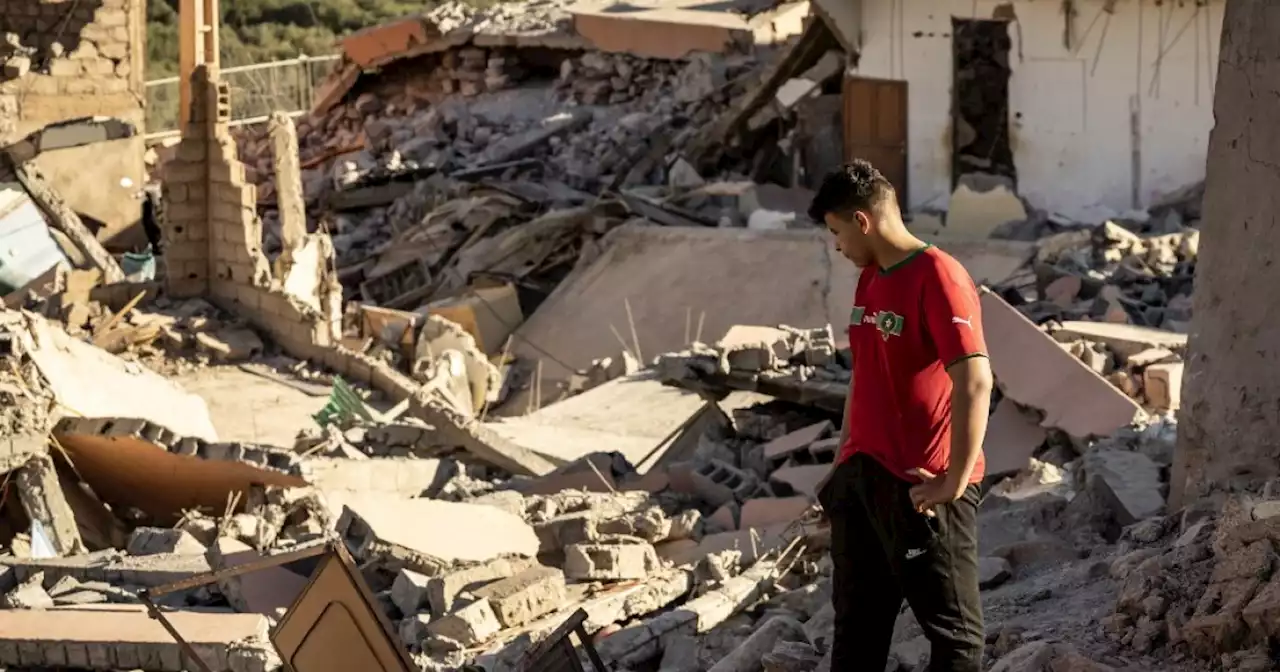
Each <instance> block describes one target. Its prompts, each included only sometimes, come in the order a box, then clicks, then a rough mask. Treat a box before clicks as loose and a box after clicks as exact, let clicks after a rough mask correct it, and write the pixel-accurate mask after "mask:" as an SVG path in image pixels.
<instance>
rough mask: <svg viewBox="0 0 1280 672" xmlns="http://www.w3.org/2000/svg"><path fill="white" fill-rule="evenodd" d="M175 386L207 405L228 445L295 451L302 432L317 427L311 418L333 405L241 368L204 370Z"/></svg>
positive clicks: (187, 374)
mask: <svg viewBox="0 0 1280 672" xmlns="http://www.w3.org/2000/svg"><path fill="white" fill-rule="evenodd" d="M174 380H175V381H177V382H178V383H179V384H180V385H182V386H183V387H184V388H186V389H187V390H188V391H190V392H192V393H194V394H197V395H200V398H202V399H204V400H205V403H206V404H208V406H209V414H210V415H211V416H212V417H213V426H214V428H215V429H217V430H218V438H219V439H220V440H222V441H240V442H250V443H264V444H268V445H272V446H278V447H281V448H292V447H293V443H294V438H296V437H297V434H298V430H300V429H302V428H304V427H311V426H314V424H315V422H314V421H313V420H312V419H311V416H312V415H313V414H314V413H315V412H316V411H319V410H320V409H321V408H322V407H323V406H324V405H325V403H326V401H327V400H326V399H325V398H324V397H313V396H311V395H309V394H306V393H303V392H300V391H298V390H296V389H294V388H292V387H289V386H288V385H285V384H283V383H278V382H276V381H274V380H268V379H266V378H263V377H262V376H258V375H255V374H252V373H248V372H245V371H242V370H241V369H239V368H237V367H235V366H210V367H207V368H198V369H194V370H191V371H187V372H184V373H182V374H180V375H178V376H176V377H175V378H174Z"/></svg>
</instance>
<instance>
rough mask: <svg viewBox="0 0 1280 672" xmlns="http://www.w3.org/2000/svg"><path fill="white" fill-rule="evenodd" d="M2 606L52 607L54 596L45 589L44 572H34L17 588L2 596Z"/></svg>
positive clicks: (13, 607)
mask: <svg viewBox="0 0 1280 672" xmlns="http://www.w3.org/2000/svg"><path fill="white" fill-rule="evenodd" d="M0 606H2V607H4V608H5V609H51V608H52V607H53V598H52V597H49V593H47V592H45V589H44V574H42V573H39V572H37V573H35V574H32V575H31V576H30V577H29V578H28V579H27V580H26V581H23V582H22V583H20V584H18V587H17V588H14V589H13V590H11V591H9V592H8V593H6V594H5V596H4V597H0Z"/></svg>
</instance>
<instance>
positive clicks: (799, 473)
mask: <svg viewBox="0 0 1280 672" xmlns="http://www.w3.org/2000/svg"><path fill="white" fill-rule="evenodd" d="M829 473H831V465H829V464H806V465H801V466H796V467H783V468H781V469H779V470H777V471H775V472H773V473H772V474H770V475H769V480H771V481H773V482H775V483H785V484H787V485H789V486H791V489H792V490H794V491H795V493H796V494H797V495H804V496H805V497H808V498H809V499H811V500H817V499H818V483H820V482H821V481H822V479H823V478H826V476H827V474H829Z"/></svg>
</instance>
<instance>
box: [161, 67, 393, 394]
mask: <svg viewBox="0 0 1280 672" xmlns="http://www.w3.org/2000/svg"><path fill="white" fill-rule="evenodd" d="M191 96H192V106H191V121H190V127H189V129H188V133H187V134H186V136H185V137H183V139H182V142H181V143H179V144H178V146H177V151H176V153H175V155H174V158H173V159H172V160H171V161H170V162H169V163H168V164H167V165H166V166H165V172H164V176H165V178H164V179H165V181H164V185H163V189H164V199H165V203H166V217H165V222H164V223H163V226H164V237H165V245H166V247H165V255H164V256H165V264H166V269H165V278H166V282H167V289H168V292H169V294H170V295H171V296H174V297H179V298H181V297H195V296H204V297H207V298H209V299H210V300H212V301H213V302H214V303H216V304H218V305H220V306H222V307H223V308H225V309H227V310H231V311H233V312H235V313H237V314H240V315H243V316H244V317H246V318H247V319H249V320H250V321H251V322H253V324H254V325H255V326H257V327H258V328H259V329H261V330H262V331H264V332H266V333H267V334H269V335H270V336H271V337H272V338H273V339H275V341H276V342H277V343H278V344H279V345H280V346H281V347H282V348H283V349H284V350H285V351H287V352H289V353H290V354H292V355H294V356H296V357H301V358H304V359H311V360H313V361H317V362H323V363H324V364H326V365H327V366H329V367H330V368H332V369H334V370H336V371H338V372H340V373H342V374H344V375H345V376H347V377H348V378H349V379H351V380H355V381H359V382H362V383H366V384H369V385H372V386H374V387H376V388H377V389H380V390H382V391H383V392H385V393H386V394H387V395H388V396H390V397H391V398H392V399H394V400H397V401H399V400H400V399H404V398H407V397H408V396H409V395H410V394H412V393H413V391H415V390H416V389H417V388H418V385H417V384H416V383H414V382H413V381H411V380H410V379H409V378H408V377H407V376H405V375H403V374H401V373H400V372H398V371H395V370H394V369H391V368H390V367H388V366H387V365H386V364H385V363H383V362H379V361H377V360H374V359H372V358H370V357H366V356H364V355H361V354H358V353H356V352H354V351H352V350H349V349H347V348H344V347H341V346H340V345H339V343H338V339H339V337H340V336H341V328H342V300H341V291H342V290H341V286H340V285H337V284H336V281H335V282H334V286H333V287H330V288H317V290H318V292H317V293H318V294H319V295H320V296H321V297H323V298H322V300H321V301H319V304H320V306H321V307H322V308H321V310H316V309H315V308H313V307H312V306H310V305H306V304H304V303H303V302H301V301H298V300H297V299H296V298H294V297H293V296H290V295H289V294H287V293H285V291H284V290H283V288H282V283H281V279H280V278H276V277H275V276H274V274H273V273H272V269H271V265H270V264H269V263H268V261H267V258H266V255H265V254H263V252H262V220H261V219H260V218H259V217H258V212H257V205H256V204H257V188H256V187H254V186H253V185H252V184H247V183H246V182H245V170H244V164H242V163H241V162H240V160H239V158H238V157H237V155H236V142H235V140H234V139H233V138H232V136H231V133H230V131H229V129H228V127H227V122H228V121H229V117H230V100H229V96H228V92H227V85H226V83H225V82H222V81H220V80H219V79H218V77H217V73H216V72H211V70H210V69H209V68H207V67H206V66H201V67H199V68H197V69H196V72H195V74H194V76H193V78H192V90H191ZM327 249H329V250H330V263H332V258H331V254H332V252H331V250H332V247H331V246H328V248H327Z"/></svg>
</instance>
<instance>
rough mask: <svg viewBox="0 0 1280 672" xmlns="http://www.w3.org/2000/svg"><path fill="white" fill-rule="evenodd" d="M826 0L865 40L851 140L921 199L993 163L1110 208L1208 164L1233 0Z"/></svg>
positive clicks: (1030, 194) (1073, 201)
mask: <svg viewBox="0 0 1280 672" xmlns="http://www.w3.org/2000/svg"><path fill="white" fill-rule="evenodd" d="M814 6H815V9H817V10H818V12H819V13H820V14H821V15H823V17H824V18H825V19H826V22H827V24H828V26H829V27H831V29H832V32H834V33H836V34H837V37H838V38H839V39H840V41H841V42H842V46H844V48H845V49H846V50H847V51H850V52H854V53H857V54H858V57H857V58H856V59H853V60H854V61H855V62H856V65H854V66H853V67H852V69H851V70H850V72H849V77H851V78H852V80H851V82H850V83H847V84H846V87H845V128H846V129H853V132H850V131H849V130H846V135H847V136H850V137H846V138H845V148H846V154H848V153H852V154H859V155H864V156H867V157H869V158H872V159H873V160H876V159H877V158H878V159H879V160H878V161H877V163H880V164H882V168H884V169H885V170H886V174H888V173H893V175H892V179H894V181H895V182H897V183H898V186H899V188H903V187H905V188H906V190H907V193H908V202H909V204H910V206H911V207H912V209H945V208H946V207H947V202H948V197H949V195H950V194H951V193H952V191H953V190H954V188H955V187H956V185H957V181H958V178H959V176H961V175H964V174H966V173H993V174H996V175H1002V176H1005V177H1007V178H1011V179H1012V180H1013V181H1014V183H1015V186H1016V191H1017V193H1018V194H1020V195H1021V196H1022V197H1023V198H1025V199H1027V200H1028V201H1029V202H1030V203H1031V205H1033V206H1034V207H1037V208H1042V209H1044V210H1047V211H1050V212H1058V213H1060V214H1063V215H1065V216H1067V217H1069V218H1073V219H1077V220H1083V221H1098V220H1101V219H1105V218H1106V217H1107V216H1108V215H1109V214H1111V213H1120V212H1125V211H1128V210H1131V209H1135V208H1142V207H1146V206H1148V205H1150V204H1151V203H1152V202H1153V201H1155V200H1157V199H1158V198H1159V197H1160V196H1162V195H1164V194H1168V193H1170V192H1172V191H1174V190H1176V189H1178V188H1180V187H1182V186H1184V185H1186V184H1189V183H1193V182H1196V181H1198V180H1200V179H1203V177H1204V166H1205V152H1206V149H1207V147H1208V139H1209V130H1210V129H1211V128H1212V126H1213V111H1212V105H1213V91H1214V84H1215V80H1216V77H1217V62H1218V49H1219V35H1220V33H1221V26H1222V15H1223V2H1222V1H1221V0H1198V1H1196V2H1160V1H1158V0H1126V1H1122V2H1121V1H1117V0H1066V1H1064V2H1045V1H1043V0H1041V1H1033V0H1011V1H1004V2H993V1H988V0H979V1H977V2H973V1H971V0H930V1H927V2H905V1H903V0H856V1H855V2H843V1H840V0H823V1H821V2H816V3H814ZM860 78H865V79H868V80H872V81H871V82H870V83H866V82H864V83H862V84H861V85H859V84H858V83H857V80H859V79H860ZM904 147H905V154H904V153H903V151H902V149H903V148H904ZM1064 178H1065V179H1064Z"/></svg>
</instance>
